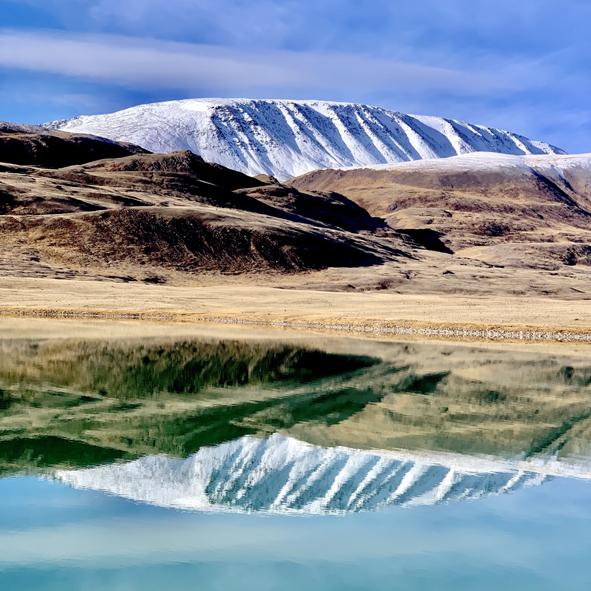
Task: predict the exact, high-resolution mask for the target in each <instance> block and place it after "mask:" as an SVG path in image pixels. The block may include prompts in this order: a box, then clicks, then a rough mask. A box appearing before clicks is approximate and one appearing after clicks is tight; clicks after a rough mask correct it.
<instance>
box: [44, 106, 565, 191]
mask: <svg viewBox="0 0 591 591" xmlns="http://www.w3.org/2000/svg"><path fill="white" fill-rule="evenodd" d="M48 126H49V127H52V128H57V129H61V130H64V131H72V132H74V131H75V132H84V133H90V134H94V135H99V136H102V137H106V138H109V139H112V140H117V141H126V142H131V143H134V144H137V145H139V146H141V147H143V148H146V149H147V150H151V151H153V152H172V151H176V150H187V149H188V150H191V151H193V152H194V153H195V154H198V155H200V156H202V157H203V158H204V159H205V160H207V161H210V162H217V163H219V164H223V165H224V166H227V167H229V168H233V169H235V170H239V171H241V172H245V173H247V174H251V175H255V174H260V173H266V174H270V175H273V176H276V177H277V178H280V179H285V178H289V177H292V176H297V175H300V174H304V173H306V172H309V171H311V170H315V169H318V168H340V167H349V166H367V165H374V164H387V163H395V162H404V161H409V160H421V159H428V158H445V157H449V156H456V155H459V154H467V153H470V152H496V153H500V154H515V155H523V154H560V153H563V151H562V150H560V149H559V148H556V147H555V146H552V145H550V144H547V143H544V142H541V141H536V140H530V139H528V138H526V137H524V136H521V135H518V134H515V133H511V132H508V131H502V130H499V129H495V128H491V127H485V126H482V125H472V124H469V123H464V122H461V121H457V120H454V119H443V118H441V117H431V116H419V115H406V114H403V113H398V112H394V111H390V110H387V109H384V108H382V107H373V106H369V105H363V104H357V103H336V102H327V101H295V100H263V99H261V100H257V99H187V100H178V101H168V102H161V103H153V104H147V105H139V106H136V107H131V108H129V109H125V110H123V111H117V112H115V113H111V114H106V115H89V116H81V117H76V118H74V119H68V120H62V121H56V122H53V123H50V124H48Z"/></svg>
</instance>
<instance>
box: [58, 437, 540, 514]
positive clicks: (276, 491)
mask: <svg viewBox="0 0 591 591" xmlns="http://www.w3.org/2000/svg"><path fill="white" fill-rule="evenodd" d="M434 455H435V454H434ZM518 464H519V463H518V462H515V463H511V462H503V461H496V460H495V461H482V459H478V458H470V457H464V456H452V457H445V458H443V459H442V458H439V457H430V456H429V455H428V454H425V455H417V454H415V455H414V456H413V455H412V454H403V453H398V454H397V453H394V452H377V451H360V450H354V449H349V448H344V447H335V448H323V447H319V446H315V445H311V444H308V443H303V442H301V441H298V440H297V439H293V438H291V437H285V436H282V435H279V434H274V435H272V436H270V437H268V438H266V439H259V438H256V437H251V436H246V437H242V438H240V439H237V440H235V441H231V442H228V443H223V444H220V445H217V446H215V447H204V448H201V449H200V450H199V451H198V452H197V453H195V454H193V455H192V456H190V457H188V458H187V459H185V460H181V459H173V458H168V457H166V456H146V457H143V458H140V459H139V460H135V461H133V462H129V463H127V464H113V465H110V466H100V467H97V468H88V469H83V470H68V471H63V470H62V471H58V472H57V473H56V477H57V478H59V479H60V480H62V481H64V482H66V483H68V484H70V485H72V486H74V487H76V488H87V489H93V490H100V491H105V492H110V493H112V494H116V495H119V496H122V497H126V498H129V499H133V500H136V501H141V502H145V503H150V504H154V505H159V506H162V507H178V508H183V509H194V510H214V511H220V510H234V511H266V512H273V513H285V512H294V511H295V512H301V513H311V514H321V513H343V512H356V511H374V510H377V509H380V508H383V507H387V506H392V505H403V506H409V505H432V504H437V503H443V502H448V501H451V500H461V499H475V498H479V497H482V496H485V495H489V494H502V493H507V492H511V491H513V490H517V489H519V488H521V487H523V486H532V485H539V484H541V483H542V482H544V480H545V479H546V478H548V475H547V474H546V473H543V472H541V473H540V472H538V471H537V468H538V467H537V466H535V465H532V466H531V467H530V466H529V465H528V466H520V465H518ZM530 468H531V469H530Z"/></svg>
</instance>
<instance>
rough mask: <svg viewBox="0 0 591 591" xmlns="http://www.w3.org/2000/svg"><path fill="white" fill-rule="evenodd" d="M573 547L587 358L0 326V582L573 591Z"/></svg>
mask: <svg viewBox="0 0 591 591" xmlns="http://www.w3.org/2000/svg"><path fill="white" fill-rule="evenodd" d="M1 334H2V333H1V332H0V335H1ZM590 551H591V360H590V359H589V358H588V356H584V355H581V356H577V355H570V356H569V357H566V356H563V355H557V354H549V353H547V352H544V351H543V350H540V351H538V352H536V351H531V352H527V351H523V350H518V349H512V350H509V349H508V350H502V349H499V348H488V349H485V348H478V347H475V346H470V347H468V346H458V345H442V344H419V343H395V342H390V343H379V342H372V341H361V340H354V339H333V338H326V337H310V338H305V339H304V338H303V337H302V338H288V337H286V336H282V335H281V333H280V332H278V333H277V334H275V335H274V336H272V337H267V338H260V337H259V338H256V339H255V338H244V337H241V338H238V337H232V338H228V337H224V338H215V337H212V336H211V335H209V336H207V335H205V336H203V335H201V336H199V335H195V336H184V337H182V338H181V337H166V338H165V337H161V338H160V337H150V338H141V339H140V338H120V337H118V338H81V337H80V336H78V337H77V338H66V337H63V338H16V337H15V336H14V335H11V336H10V337H5V338H0V588H2V589H3V590H4V589H6V590H13V589H14V590H21V589H22V590H37V589H39V590H55V591H58V590H59V591H69V590H80V589H83V590H85V591H86V590H89V591H94V590H103V589H104V590H113V591H123V590H135V589H141V590H149V591H151V590H161V589H167V590H185V589H187V590H188V589H208V590H209V589H212V590H218V589H219V590H225V591H227V590H233V589H236V590H238V589H240V590H250V589H253V590H254V589H256V590H257V591H264V590H276V589H286V590H290V591H291V590H294V591H295V590H298V591H299V590H301V589H311V590H316V589H318V590H324V589H327V590H328V589H330V590H362V589H363V590H365V589H367V590H382V589H384V590H386V589H388V590H392V589H394V590H398V589H400V590H405V591H406V590H425V589H436V590H448V589H449V590H452V589H453V590H459V589H462V590H463V589H466V590H472V589H478V590H485V591H488V590H498V589H520V590H529V589H531V590H536V591H539V590H546V589H548V590H550V589H552V590H555V589H561V590H579V589H580V590H583V589H584V590H587V589H589V588H591V566H590V564H589V554H590Z"/></svg>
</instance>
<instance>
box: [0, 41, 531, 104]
mask: <svg viewBox="0 0 591 591" xmlns="http://www.w3.org/2000/svg"><path fill="white" fill-rule="evenodd" d="M0 67H4V68H16V69H24V70H32V71H39V72H48V73H52V74H59V75H66V76H74V77H81V78H87V79H93V80H101V81H105V82H109V83H116V84H120V85H123V86H142V87H149V88H155V87H157V88H174V89H184V90H196V91H197V90H200V89H203V88H204V87H207V88H216V89H219V92H222V93H226V92H230V91H236V90H237V89H244V91H248V92H258V93H260V92H263V93H265V92H269V91H271V90H272V91H273V92H279V93H285V92H296V93H297V94H299V95H306V94H309V93H310V91H314V92H320V93H322V94H323V95H326V94H333V95H334V94H338V95H341V94H342V93H344V92H348V93H350V92H351V88H352V87H354V88H357V89H362V93H368V92H372V91H373V92H375V91H379V90H380V89H383V88H385V87H388V86H391V85H395V86H397V87H399V88H402V89H405V91H406V92H407V93H417V94H424V93H430V92H433V93H435V92H445V93H452V94H462V95H470V96H480V95H485V94H489V93H491V92H506V91H515V90H519V89H525V88H531V87H532V86H535V85H537V84H539V82H540V80H539V77H538V76H531V75H529V74H528V72H531V67H530V64H511V65H510V66H509V67H508V68H505V69H504V70H502V71H500V70H498V69H497V70H496V71H490V70H489V72H486V71H484V72H482V71H479V70H478V68H477V67H475V68H473V69H471V70H460V69H454V68H442V67H433V66H425V65H422V64H413V63H409V62H403V61H398V60H392V59H384V58H376V57H372V56H366V55H358V54H357V55H353V54H346V53H319V52H314V51H289V50H278V49H277V50H271V51H269V50H266V51H262V50H250V51H245V50H244V49H237V48H236V49H235V48H229V47H225V48H224V47H220V46H217V45H210V44H191V43H178V42H169V41H161V40H146V39H138V38H134V37H124V36H114V35H97V34H92V35H80V34H68V33H52V32H46V31H22V30H17V31H15V30H8V31H7V30H5V31H0Z"/></svg>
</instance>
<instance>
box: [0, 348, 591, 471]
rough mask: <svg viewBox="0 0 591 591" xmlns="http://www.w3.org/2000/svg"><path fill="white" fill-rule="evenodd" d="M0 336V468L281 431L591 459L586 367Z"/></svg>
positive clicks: (494, 354)
mask: <svg viewBox="0 0 591 591" xmlns="http://www.w3.org/2000/svg"><path fill="white" fill-rule="evenodd" d="M339 347H343V345H341V344H338V343H337V342H332V343H326V344H324V345H322V346H320V345H319V344H318V343H316V344H315V345H314V346H313V347H312V346H305V345H301V344H291V345H285V344H277V343H273V342H265V341H261V342H256V343H255V342H251V343H246V342H240V341H221V342H219V341H211V340H204V341H173V340H158V341H154V340H153V341H137V342H131V341H130V342H117V341H109V342H106V341H63V342H55V341H54V342H51V341H3V342H2V341H0V353H1V355H0V470H3V471H8V472H12V471H20V470H29V469H37V468H48V467H63V468H68V467H79V466H90V465H95V464H102V463H110V462H112V461H113V460H116V459H134V458H137V457H139V456H142V455H155V454H161V453H165V454H169V455H171V456H177V457H187V456H189V455H191V454H193V453H195V452H196V451H197V450H199V449H200V448H201V447H202V446H216V445H219V444H221V443H224V442H229V441H233V440H236V439H240V438H242V437H244V436H246V435H257V436H261V437H266V436H268V435H271V434H273V433H275V432H281V433H283V434H284V435H289V436H291V437H294V438H296V439H298V440H300V441H306V442H309V443H312V444H315V445H318V446H320V447H323V448H329V447H334V446H337V445H341V446H346V447H349V448H355V449H386V450H399V449H405V450H427V451H430V452H433V451H440V452H452V453H459V454H463V455H466V454H473V455H474V454H486V455H490V456H497V457H502V458H515V457H518V458H534V457H538V456H541V457H547V456H553V457H557V458H559V459H562V458H565V459H568V458H573V457H582V458H585V457H588V456H590V455H591V445H590V442H591V410H590V408H589V385H590V384H591V369H590V368H589V367H587V366H586V365H584V361H583V362H581V361H579V362H576V361H568V362H567V361H564V360H561V359H560V358H552V357H546V356H543V355H539V354H525V353H519V354H518V353H516V352H514V351H512V352H502V351H493V350H478V349H468V348H461V347H451V346H448V347H444V346H438V345H414V344H413V345H408V344H397V343H389V344H379V343H372V344H367V343H365V344H361V343H356V342H355V341H346V347H345V348H344V349H343V350H341V349H339Z"/></svg>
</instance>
